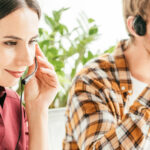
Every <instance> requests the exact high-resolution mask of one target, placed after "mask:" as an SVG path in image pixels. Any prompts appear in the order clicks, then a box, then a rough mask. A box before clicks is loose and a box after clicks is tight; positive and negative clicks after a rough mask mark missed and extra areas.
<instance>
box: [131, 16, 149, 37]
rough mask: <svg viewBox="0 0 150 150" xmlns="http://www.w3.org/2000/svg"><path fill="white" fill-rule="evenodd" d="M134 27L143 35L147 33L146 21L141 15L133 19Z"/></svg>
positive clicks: (137, 32)
mask: <svg viewBox="0 0 150 150" xmlns="http://www.w3.org/2000/svg"><path fill="white" fill-rule="evenodd" d="M133 28H134V30H135V32H136V34H138V35H139V36H143V35H145V34H146V21H145V20H144V19H143V18H142V17H141V16H140V15H137V16H135V18H134V21H133Z"/></svg>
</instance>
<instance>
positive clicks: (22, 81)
mask: <svg viewBox="0 0 150 150" xmlns="http://www.w3.org/2000/svg"><path fill="white" fill-rule="evenodd" d="M37 68H38V63H37V59H36V57H35V69H34V71H33V72H32V73H31V74H30V75H28V76H27V77H25V78H24V79H22V78H21V96H20V115H21V118H20V130H19V136H18V140H17V144H16V148H15V150H17V147H18V144H19V140H20V137H21V126H22V91H23V85H26V84H27V83H28V82H29V80H30V79H31V78H32V76H33V75H34V73H35V72H36V71H37Z"/></svg>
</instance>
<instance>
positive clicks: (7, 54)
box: [0, 8, 39, 87]
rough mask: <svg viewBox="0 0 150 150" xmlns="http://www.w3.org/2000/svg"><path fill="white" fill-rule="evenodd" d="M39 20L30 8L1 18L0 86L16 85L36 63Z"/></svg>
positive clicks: (21, 9)
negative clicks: (29, 67) (28, 68)
mask: <svg viewBox="0 0 150 150" xmlns="http://www.w3.org/2000/svg"><path fill="white" fill-rule="evenodd" d="M38 21H39V20H38V15H37V13H36V12H34V11H33V10H32V9H29V8H20V9H18V10H16V11H14V12H12V13H11V14H9V15H8V16H6V17H4V18H2V19H0V86H4V87H11V86H14V85H15V84H16V83H18V81H19V78H20V77H21V75H22V74H23V72H24V71H25V70H26V68H27V67H28V66H30V65H32V64H33V63H34V57H35V43H36V39H37V36H38Z"/></svg>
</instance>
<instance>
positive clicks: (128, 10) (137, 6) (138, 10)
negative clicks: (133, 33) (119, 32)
mask: <svg viewBox="0 0 150 150" xmlns="http://www.w3.org/2000/svg"><path fill="white" fill-rule="evenodd" d="M122 2H123V16H124V20H125V25H126V28H127V23H126V20H127V18H128V17H129V16H134V17H135V16H136V15H140V16H141V17H142V18H143V19H144V20H145V21H147V20H148V17H149V16H150V15H149V13H150V0H123V1H122ZM127 31H128V28H127ZM128 32H129V31H128ZM129 34H130V33H129Z"/></svg>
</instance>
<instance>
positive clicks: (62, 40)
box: [39, 8, 99, 107]
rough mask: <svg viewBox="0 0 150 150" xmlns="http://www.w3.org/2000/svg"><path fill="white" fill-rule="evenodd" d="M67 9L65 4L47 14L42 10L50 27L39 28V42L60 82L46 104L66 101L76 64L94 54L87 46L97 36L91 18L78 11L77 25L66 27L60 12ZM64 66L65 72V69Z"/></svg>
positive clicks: (84, 61) (77, 65) (78, 64)
mask: <svg viewBox="0 0 150 150" xmlns="http://www.w3.org/2000/svg"><path fill="white" fill-rule="evenodd" d="M67 10H68V8H62V9H60V10H58V11H53V12H52V16H51V17H50V16H48V15H47V14H44V18H45V22H46V24H47V25H48V27H49V29H50V31H49V32H48V31H47V30H45V29H44V28H40V29H39V35H40V38H39V46H40V48H41V49H42V51H43V52H44V54H45V55H46V57H47V59H48V61H49V62H50V63H51V64H53V65H54V67H55V71H56V73H57V75H58V78H59V82H60V85H61V90H60V91H59V93H58V94H57V96H56V99H55V101H54V103H53V104H52V105H51V106H50V107H56V106H59V107H63V106H65V105H66V102H67V96H68V90H69V87H70V85H71V81H72V79H73V77H74V76H75V74H76V72H77V69H78V67H79V66H80V65H84V64H85V63H86V62H87V61H89V60H90V59H92V58H94V57H96V56H98V55H95V54H93V53H92V51H91V50H89V48H88V45H89V44H90V43H91V42H93V41H95V40H96V39H97V38H98V36H99V34H98V26H97V25H96V24H95V21H94V19H92V18H87V17H86V16H85V15H84V14H83V13H82V14H81V15H80V16H79V18H78V19H77V23H78V25H77V26H76V27H74V28H73V29H72V30H71V31H69V29H68V27H67V25H65V24H63V23H62V14H63V13H64V12H65V11H67ZM68 67H69V68H68ZM67 69H69V73H68V74H66V73H65V72H66V70H67Z"/></svg>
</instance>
